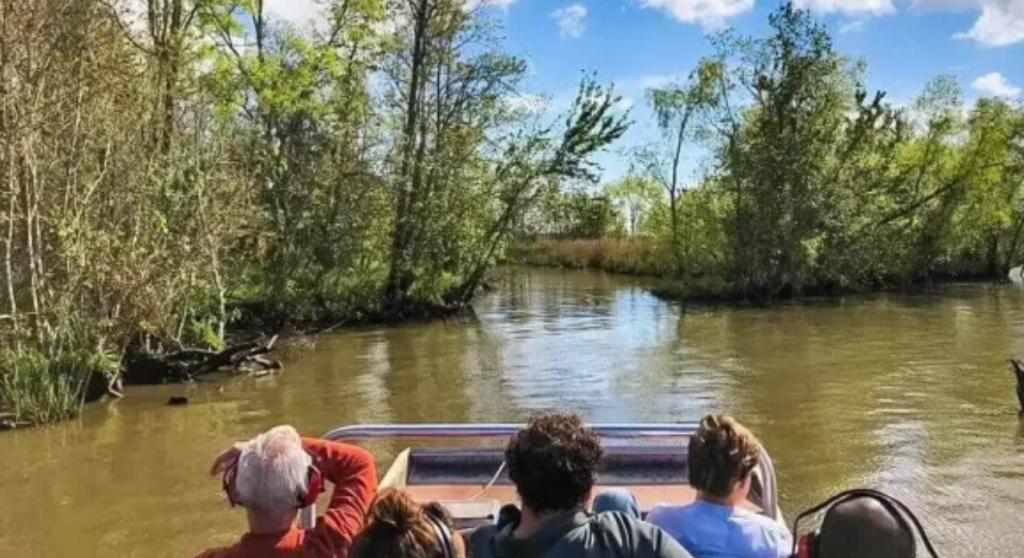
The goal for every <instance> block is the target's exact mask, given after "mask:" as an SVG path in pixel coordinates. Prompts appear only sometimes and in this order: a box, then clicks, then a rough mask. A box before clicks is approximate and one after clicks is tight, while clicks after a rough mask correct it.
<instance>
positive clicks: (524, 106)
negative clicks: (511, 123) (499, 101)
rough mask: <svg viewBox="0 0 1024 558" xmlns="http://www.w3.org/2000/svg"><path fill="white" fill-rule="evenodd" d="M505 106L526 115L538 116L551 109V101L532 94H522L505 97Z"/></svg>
mask: <svg viewBox="0 0 1024 558" xmlns="http://www.w3.org/2000/svg"><path fill="white" fill-rule="evenodd" d="M505 104H506V105H508V107H509V108H511V109H512V110H515V111H522V112H524V113H526V114H540V113H542V112H544V111H546V110H548V109H549V108H550V107H551V104H552V103H551V99H549V98H547V97H544V96H542V95H535V94H533V93H522V94H519V95H515V96H509V97H505Z"/></svg>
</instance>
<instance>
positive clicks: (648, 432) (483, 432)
mask: <svg viewBox="0 0 1024 558" xmlns="http://www.w3.org/2000/svg"><path fill="white" fill-rule="evenodd" d="M523 426H524V425H522V424H501V423H496V424H357V425H351V426H342V427H339V428H335V429H334V430H331V431H330V432H328V433H326V434H324V436H323V438H324V439H325V440H331V441H336V442H340V441H347V442H351V441H357V440H368V439H380V438H388V439H400V438H417V439H438V438H498V437H507V436H512V435H513V434H515V433H516V432H518V431H519V430H520V429H522V428H523ZM588 426H589V428H591V429H592V430H593V431H594V432H596V433H597V435H598V436H601V437H602V438H612V439H627V440H641V439H658V438H684V437H689V436H690V435H691V434H693V433H694V432H696V431H697V428H698V425H697V424H694V423H679V424H670V423H664V424H662V423H650V424H591V425H588ZM758 469H759V471H758V472H759V480H760V482H761V488H762V490H761V502H759V503H760V505H761V507H762V509H763V510H764V511H765V513H766V514H768V515H771V516H772V517H774V518H776V519H778V518H779V517H780V516H779V507H778V484H777V483H776V478H775V465H774V464H773V462H772V459H771V457H770V456H769V455H768V451H767V450H766V449H765V448H764V447H763V446H762V448H761V452H760V462H759V464H758ZM304 512H305V513H303V523H304V524H307V525H308V524H311V522H310V521H309V520H310V515H311V514H312V517H313V518H315V511H313V510H311V509H307V510H304Z"/></svg>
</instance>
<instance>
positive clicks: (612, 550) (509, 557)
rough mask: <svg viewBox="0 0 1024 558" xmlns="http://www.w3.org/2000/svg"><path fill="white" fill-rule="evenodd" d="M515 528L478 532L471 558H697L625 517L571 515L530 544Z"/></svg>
mask: <svg viewBox="0 0 1024 558" xmlns="http://www.w3.org/2000/svg"><path fill="white" fill-rule="evenodd" d="M515 527H516V526H515V525H508V526H506V527H504V528H499V527H497V526H487V527H481V528H479V529H477V530H476V531H474V532H473V533H472V534H470V536H469V556H470V558H692V556H691V555H690V554H689V553H688V552H686V550H684V549H683V547H682V546H680V545H679V543H677V542H676V541H674V540H673V539H672V538H671V537H669V536H668V535H666V534H665V533H663V532H662V531H661V529H658V528H657V527H655V526H653V525H651V524H649V523H645V522H643V521H640V520H637V519H633V518H630V517H627V516H625V515H622V514H620V513H611V512H606V513H602V514H599V515H588V514H585V513H583V512H577V513H574V514H566V515H565V516H562V517H558V518H553V519H551V520H550V521H549V522H548V523H547V524H546V525H544V526H543V527H542V528H541V529H540V530H539V531H537V532H536V533H534V534H533V535H532V536H530V537H528V538H525V539H517V538H515V537H513V536H512V532H513V531H514V530H515Z"/></svg>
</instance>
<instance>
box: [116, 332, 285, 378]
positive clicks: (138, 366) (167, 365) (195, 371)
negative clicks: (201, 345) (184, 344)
mask: <svg viewBox="0 0 1024 558" xmlns="http://www.w3.org/2000/svg"><path fill="white" fill-rule="evenodd" d="M276 342H277V336H276V335H275V336H274V337H272V338H270V340H269V341H266V342H264V341H249V342H247V343H241V344H238V345H234V346H231V347H228V348H226V349H224V350H223V351H208V350H204V349H183V350H181V351H177V352H174V353H168V354H166V355H160V356H144V357H142V358H138V359H135V360H133V361H132V362H130V363H129V364H128V366H127V367H126V368H125V371H124V382H125V383H126V384H136V385H151V384H167V383H180V382H190V381H192V380H195V379H196V378H197V377H199V376H203V375H205V374H210V373H212V372H216V371H218V370H222V369H233V370H239V369H246V370H250V369H253V368H256V369H260V370H280V369H281V368H282V366H281V363H280V362H278V361H277V360H275V359H272V358H269V357H266V356H264V355H266V354H267V353H269V352H270V351H271V350H273V348H274V343H276Z"/></svg>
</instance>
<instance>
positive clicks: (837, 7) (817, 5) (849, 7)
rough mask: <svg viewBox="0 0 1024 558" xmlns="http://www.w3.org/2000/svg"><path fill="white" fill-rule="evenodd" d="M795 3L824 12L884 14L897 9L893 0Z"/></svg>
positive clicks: (805, 1) (808, 0)
mask: <svg viewBox="0 0 1024 558" xmlns="http://www.w3.org/2000/svg"><path fill="white" fill-rule="evenodd" d="M794 5H796V7H798V8H808V9H810V10H811V11H814V12H818V13H823V14H829V13H841V14H848V15H855V14H860V15H863V14H869V15H883V14H891V13H893V12H895V11H896V7H895V6H893V3H892V0H796V1H795V2H794Z"/></svg>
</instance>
